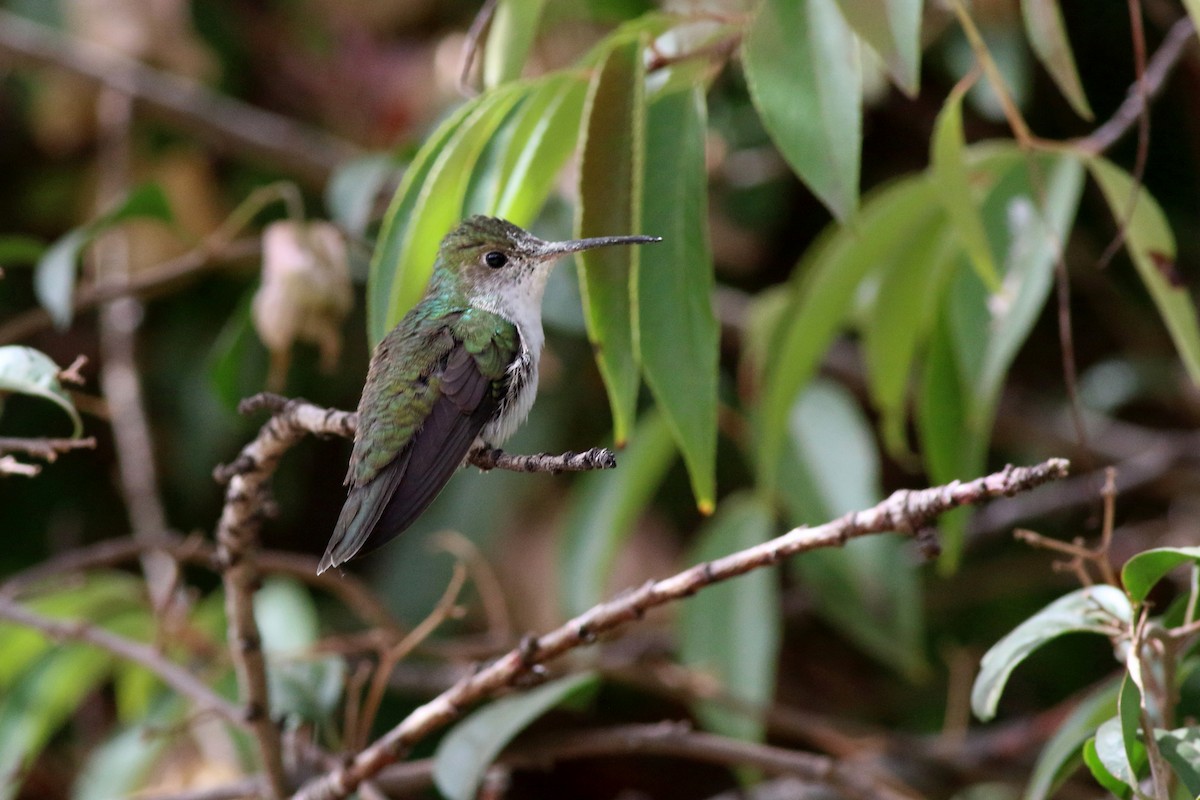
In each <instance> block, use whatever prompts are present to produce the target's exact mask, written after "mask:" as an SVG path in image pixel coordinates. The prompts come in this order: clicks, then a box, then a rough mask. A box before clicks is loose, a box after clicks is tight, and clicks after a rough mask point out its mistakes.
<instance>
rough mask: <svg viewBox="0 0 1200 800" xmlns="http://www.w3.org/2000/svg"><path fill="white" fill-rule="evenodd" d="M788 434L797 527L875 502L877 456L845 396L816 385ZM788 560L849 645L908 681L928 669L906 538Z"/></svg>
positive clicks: (789, 495)
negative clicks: (791, 451) (853, 644)
mask: <svg viewBox="0 0 1200 800" xmlns="http://www.w3.org/2000/svg"><path fill="white" fill-rule="evenodd" d="M789 433H790V439H791V443H792V449H793V453H792V454H791V458H790V459H785V463H786V465H787V466H785V471H784V473H783V475H784V480H783V481H782V483H781V492H782V494H783V496H784V499H785V501H786V504H787V507H788V509H789V511H790V513H791V521H792V522H793V524H796V525H817V524H820V523H822V522H825V521H826V520H830V519H834V518H836V517H839V516H841V515H843V514H847V513H849V512H851V511H856V510H859V509H863V508H870V507H871V506H873V505H875V504H876V503H877V502H879V499H880V497H881V493H882V490H881V479H880V466H879V451H878V448H877V447H876V445H875V438H874V436H873V435H872V433H871V426H870V423H869V422H868V421H867V420H866V418H865V417H864V415H863V413H862V411H861V410H860V409H859V407H858V404H857V402H856V401H855V399H854V397H853V396H852V395H851V394H850V393H849V392H847V391H846V390H845V389H843V388H842V387H840V386H838V385H837V384H835V383H832V382H829V381H823V380H817V381H814V382H813V384H812V385H811V386H810V387H809V388H808V389H807V390H806V391H805V392H804V393H803V394H801V395H800V397H799V398H798V400H797V402H796V405H795V408H794V409H793V410H792V414H791V420H790V425H789ZM790 563H791V564H792V566H793V569H795V571H796V573H797V574H798V575H799V577H800V583H801V585H802V586H804V588H805V589H806V590H807V592H808V593H809V594H810V595H811V596H812V599H813V603H814V605H815V607H816V611H817V613H818V614H820V615H821V616H822V617H824V618H825V619H826V620H827V621H828V622H829V623H830V624H831V625H833V627H835V628H836V629H837V630H838V631H840V632H841V633H843V634H844V635H845V636H846V637H847V638H849V639H850V640H851V641H852V642H854V643H855V644H857V645H858V646H859V647H861V648H862V649H863V650H864V651H866V652H867V653H869V654H871V655H872V656H874V657H875V658H877V659H879V661H880V662H881V663H883V664H886V665H888V666H889V667H891V668H893V669H896V670H897V671H899V672H900V673H901V674H903V675H905V676H907V677H909V678H910V679H918V678H920V677H922V676H923V675H924V674H925V673H926V672H927V671H928V664H927V663H926V661H925V656H924V652H925V645H924V638H925V632H924V620H923V619H922V613H921V608H922V601H921V583H920V573H919V570H918V565H917V564H916V562H915V560H914V558H913V556H912V553H911V552H910V550H909V548H908V547H907V542H906V541H905V540H904V539H902V538H900V537H896V536H871V537H866V538H863V539H858V540H855V541H852V542H849V543H847V544H846V546H845V547H844V548H840V549H827V550H818V551H814V552H811V553H805V554H804V555H802V556H800V557H799V558H795V559H792V561H791V562H790Z"/></svg>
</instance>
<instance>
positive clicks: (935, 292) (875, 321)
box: [862, 207, 958, 457]
mask: <svg viewBox="0 0 1200 800" xmlns="http://www.w3.org/2000/svg"><path fill="white" fill-rule="evenodd" d="M947 226H948V223H947V221H946V217H945V214H944V213H943V212H942V211H941V209H940V208H937V207H931V208H930V210H929V214H928V216H927V218H926V219H924V220H922V221H921V222H920V223H919V224H918V225H916V226H914V228H913V233H912V238H911V239H910V240H909V241H908V242H906V243H905V244H904V245H903V246H901V247H899V248H897V249H896V250H894V251H893V256H892V258H891V260H890V261H889V262H888V263H885V264H884V265H883V268H884V270H885V272H884V274H883V277H882V280H881V281H880V284H879V289H878V291H877V293H876V300H875V303H874V305H873V307H872V309H871V312H870V317H869V318H868V319H867V321H866V323H865V327H864V329H863V341H862V345H863V360H864V361H865V363H866V368H867V380H868V384H869V386H870V390H871V397H872V399H873V401H874V403H875V407H876V408H877V409H878V410H879V413H880V423H879V425H880V430H881V432H882V434H883V442H884V446H885V447H886V448H887V450H888V452H889V453H891V454H892V455H893V456H895V457H903V456H904V455H906V454H908V453H909V446H908V432H907V428H908V388H909V380H910V378H911V376H912V373H913V369H914V365H915V363H916V361H917V356H918V353H919V352H920V349H921V348H922V346H923V344H924V342H925V341H926V340H927V339H928V337H929V334H930V332H931V330H932V327H933V322H934V321H935V320H936V319H937V308H938V307H939V306H940V305H941V298H942V293H943V292H944V291H945V289H946V285H947V283H948V279H949V277H950V276H951V274H952V269H953V267H954V266H955V265H956V264H957V263H958V258H957V256H958V248H957V246H956V245H955V243H954V240H953V237H952V236H950V235H949V233H948V231H947Z"/></svg>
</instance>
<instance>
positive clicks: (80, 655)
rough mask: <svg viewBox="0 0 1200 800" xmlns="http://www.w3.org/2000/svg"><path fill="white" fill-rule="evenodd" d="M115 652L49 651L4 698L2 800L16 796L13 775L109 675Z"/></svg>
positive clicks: (0, 701)
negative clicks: (108, 653)
mask: <svg viewBox="0 0 1200 800" xmlns="http://www.w3.org/2000/svg"><path fill="white" fill-rule="evenodd" d="M111 667H112V657H111V656H109V655H107V654H106V653H105V652H104V651H102V650H98V649H96V648H93V647H82V646H73V647H58V648H55V649H53V650H50V651H48V652H46V653H45V654H44V655H43V656H42V657H41V658H40V659H39V660H38V661H37V663H36V664H34V665H33V666H32V667H31V668H30V669H29V670H27V671H26V672H25V673H24V674H23V675H22V676H21V678H20V679H19V680H18V681H17V682H16V683H15V684H13V685H12V686H10V687H9V688H8V690H7V691H6V692H5V693H4V695H3V697H2V698H0V775H4V776H5V777H6V780H5V781H3V782H0V800H8V798H12V797H15V796H16V794H17V790H18V789H20V782H19V781H17V780H12V778H13V777H14V776H18V775H20V774H21V773H22V771H23V770H24V768H25V767H26V766H27V765H28V764H29V763H30V762H32V760H33V759H34V758H35V757H36V756H37V754H38V753H40V752H41V750H42V748H43V747H45V745H46V743H47V742H48V741H49V740H50V737H51V736H52V735H53V734H54V733H55V732H56V731H57V730H58V729H59V728H61V727H62V726H63V724H64V723H65V722H66V721H67V720H68V719H69V718H70V716H71V714H72V713H74V711H75V709H76V708H78V706H79V704H80V703H81V702H82V701H83V698H84V697H86V696H87V695H88V694H90V693H91V692H92V691H93V690H94V689H95V688H96V687H97V686H98V685H99V684H100V683H101V681H103V680H104V679H105V677H107V675H108V673H109V670H110V669H111Z"/></svg>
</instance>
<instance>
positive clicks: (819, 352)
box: [755, 176, 937, 491]
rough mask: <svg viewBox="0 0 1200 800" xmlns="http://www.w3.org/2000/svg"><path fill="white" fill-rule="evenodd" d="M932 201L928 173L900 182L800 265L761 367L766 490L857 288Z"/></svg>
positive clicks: (760, 441)
mask: <svg viewBox="0 0 1200 800" xmlns="http://www.w3.org/2000/svg"><path fill="white" fill-rule="evenodd" d="M936 202H937V200H936V197H935V193H934V186H933V184H932V182H931V181H929V180H927V179H926V178H925V176H910V177H907V178H903V179H901V180H899V181H897V182H895V183H893V184H891V185H889V186H887V187H886V188H884V189H882V190H880V191H878V192H877V193H874V194H872V195H871V196H870V197H869V198H868V199H867V201H866V202H865V203H864V205H863V208H862V211H861V212H860V213H859V215H858V217H857V218H856V220H855V224H854V226H853V227H852V228H831V229H830V230H829V232H827V233H826V234H825V235H824V236H823V237H822V239H821V240H819V241H818V243H817V244H815V245H814V246H813V247H811V248H809V251H808V253H807V254H806V255H805V257H804V259H803V260H802V261H801V262H800V264H799V265H798V266H797V268H796V272H797V274H799V275H800V276H801V279H800V283H799V285H798V286H797V287H796V288H795V289H794V290H791V297H790V298H789V300H788V302H787V304H786V306H785V307H784V309H783V310H782V312H781V313H780V315H779V316H780V318H781V319H782V320H783V325H782V327H781V328H780V329H779V330H778V331H777V333H776V335H775V336H773V337H772V339H773V345H772V346H771V347H769V348H768V353H767V358H768V361H767V363H766V364H765V365H764V367H763V370H762V372H763V387H762V390H761V397H762V401H761V406H760V408H759V410H758V417H757V420H756V430H755V442H756V449H757V455H758V457H757V460H756V461H757V463H756V467H757V470H758V480H759V483H760V484H761V485H762V487H763V488H764V489H766V490H767V491H773V490H774V486H775V481H776V471H777V469H778V466H779V457H780V453H781V452H782V447H783V443H784V442H785V441H786V440H787V439H786V428H787V424H788V416H789V414H790V413H791V410H792V405H793V403H795V400H796V396H797V395H798V394H799V392H800V390H801V389H802V388H803V387H804V385H805V384H806V383H807V382H808V381H809V380H810V379H811V378H812V376H813V374H814V373H815V372H816V369H817V367H818V366H819V365H820V363H821V359H822V358H823V357H824V356H825V352H826V350H828V349H829V345H830V343H831V342H832V341H833V337H834V336H835V335H836V334H837V333H838V331H839V330H841V328H842V327H843V326H844V325H845V322H846V317H847V315H848V314H849V311H850V306H851V302H852V301H853V299H854V295H855V292H856V291H857V289H858V287H859V284H860V283H861V282H862V280H863V278H864V277H865V276H866V275H867V274H868V272H870V271H871V270H872V269H874V268H876V267H877V266H878V265H879V263H880V262H881V261H882V260H884V259H885V258H886V257H887V255H888V253H889V252H890V251H891V248H893V247H894V246H895V245H896V242H897V240H898V239H903V238H906V237H907V236H908V235H909V234H910V232H911V229H912V227H913V226H914V225H915V224H916V223H917V222H919V220H920V219H921V218H922V217H924V216H925V214H926V212H927V209H928V207H929V205H930V204H933V203H936Z"/></svg>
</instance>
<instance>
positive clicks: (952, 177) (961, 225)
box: [930, 83, 1000, 291]
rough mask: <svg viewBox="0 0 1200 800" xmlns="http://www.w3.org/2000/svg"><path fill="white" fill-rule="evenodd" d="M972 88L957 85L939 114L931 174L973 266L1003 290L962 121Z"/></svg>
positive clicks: (994, 287) (993, 287) (987, 282)
mask: <svg viewBox="0 0 1200 800" xmlns="http://www.w3.org/2000/svg"><path fill="white" fill-rule="evenodd" d="M968 88H969V86H968V84H966V83H959V84H958V85H957V86H955V87H954V90H953V91H952V92H950V96H949V97H947V98H946V104H945V105H944V106H942V110H941V112H940V113H939V114H938V118H937V123H936V125H935V127H934V132H933V154H932V156H931V158H930V173H931V174H932V175H933V179H934V182H935V183H936V184H937V187H938V197H939V199H940V200H941V202H942V206H943V208H945V209H946V214H947V216H949V218H950V222H951V223H952V224H953V225H954V229H955V230H956V231H957V234H958V239H959V241H960V242H961V243H962V247H963V249H964V250H965V251H966V253H967V255H968V256H969V257H970V259H971V265H972V266H973V267H974V268H975V271H976V273H978V275H979V277H980V279H982V280H983V282H984V284H985V285H986V286H987V287H988V288H989V289H991V290H992V291H996V290H998V289H999V288H1000V278H999V274H998V273H997V270H996V261H995V258H994V257H993V256H992V250H991V248H990V247H989V246H988V240H987V232H986V231H985V230H984V227H983V220H982V219H981V218H980V214H979V202H978V200H977V199H976V197H975V194H974V192H972V191H971V183H970V180H969V178H968V169H967V158H966V143H965V140H964V138H963V120H962V101H963V96H964V95H965V94H966V92H967V89H968Z"/></svg>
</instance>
